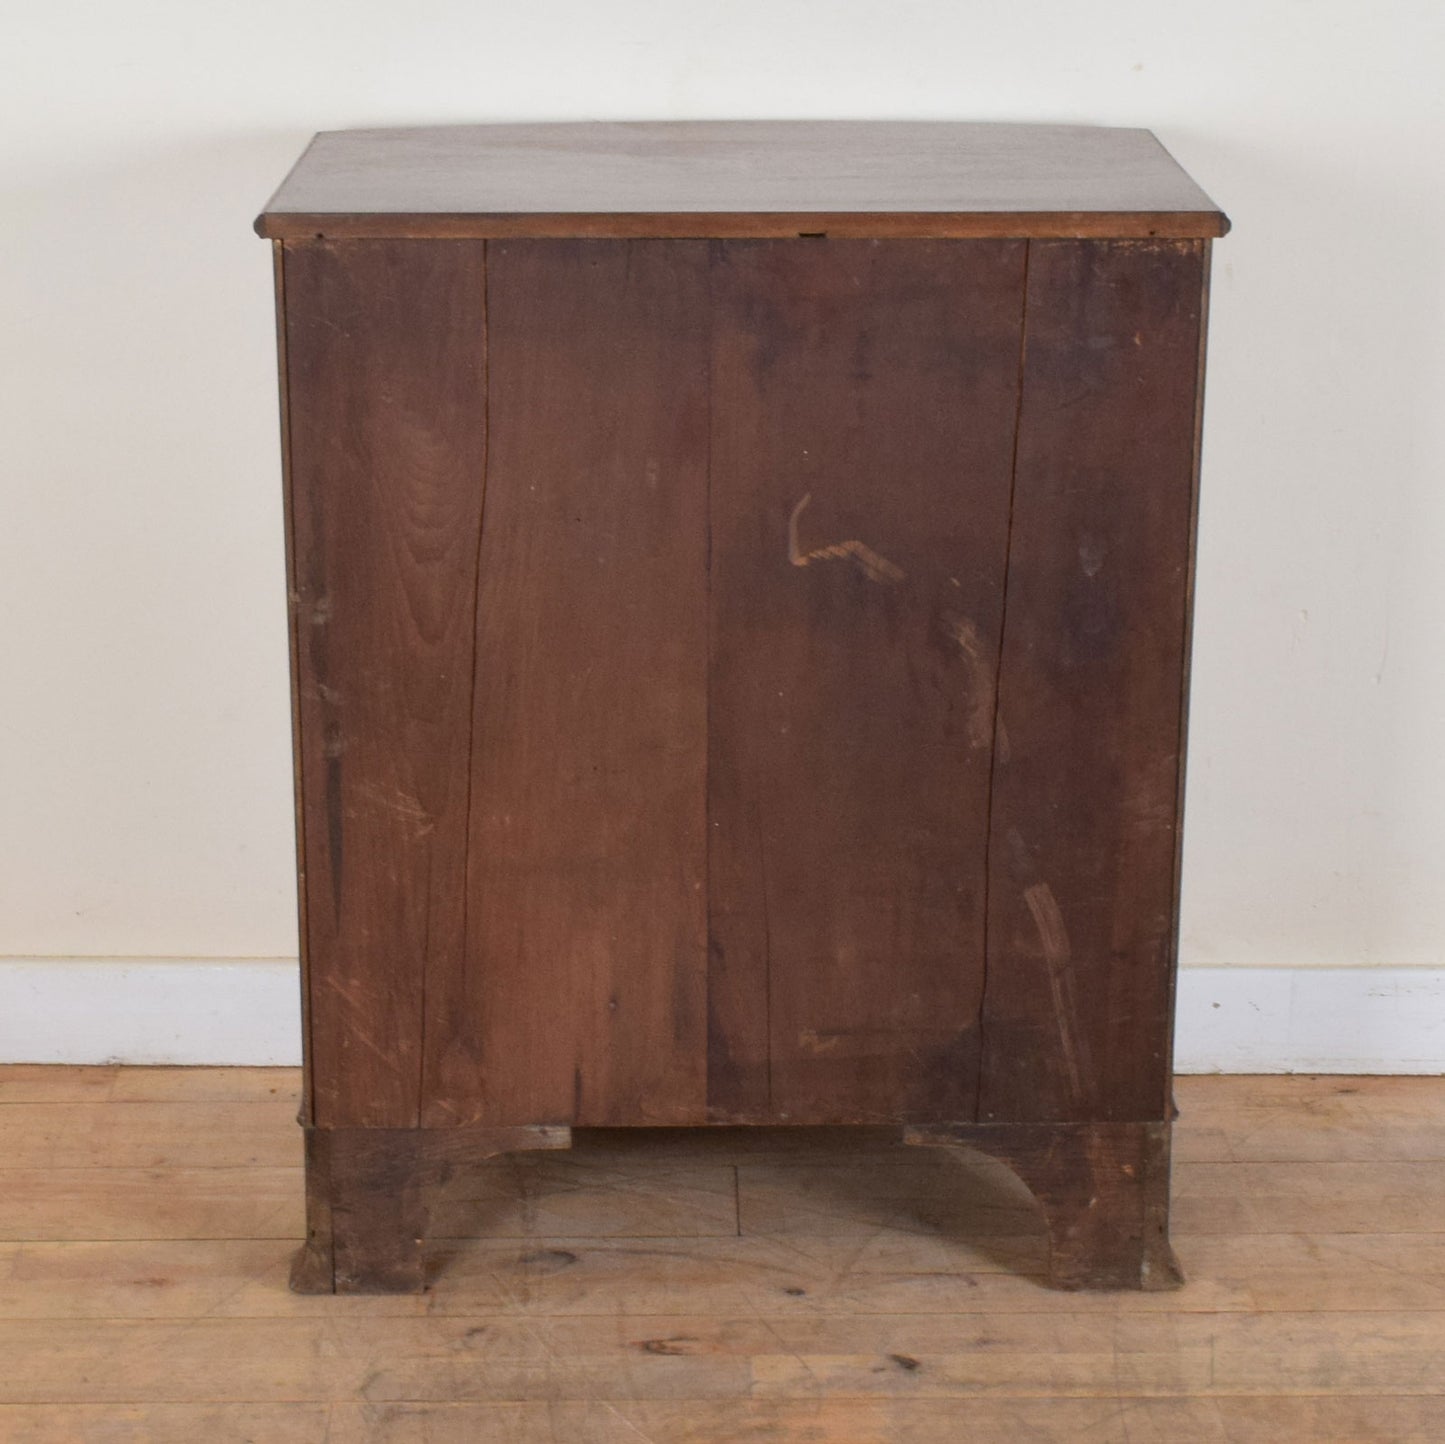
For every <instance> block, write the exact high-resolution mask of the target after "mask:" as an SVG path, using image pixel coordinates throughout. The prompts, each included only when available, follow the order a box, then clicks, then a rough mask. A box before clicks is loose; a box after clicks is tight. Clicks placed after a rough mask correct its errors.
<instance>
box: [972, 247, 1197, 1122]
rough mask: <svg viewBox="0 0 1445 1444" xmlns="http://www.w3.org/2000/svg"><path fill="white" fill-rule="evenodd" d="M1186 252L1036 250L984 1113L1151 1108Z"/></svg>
mask: <svg viewBox="0 0 1445 1444" xmlns="http://www.w3.org/2000/svg"><path fill="white" fill-rule="evenodd" d="M1202 253H1203V246H1202V245H1201V244H1200V243H1198V242H1163V241H1156V242H1124V241H1120V242H1103V241H1100V242H1083V243H1078V244H1067V245H1066V244H1063V243H1058V242H1033V243H1031V246H1030V263H1029V286H1028V304H1027V320H1026V335H1025V362H1024V382H1023V396H1022V403H1021V411H1020V432H1019V454H1018V464H1017V470H1016V478H1015V488H1014V506H1013V526H1012V540H1011V545H1010V553H1009V576H1008V598H1007V603H1006V621H1005V624H1004V637H1003V656H1002V661H1001V664H1000V675H999V729H1000V742H999V746H998V748H997V749H996V751H995V756H994V780H993V799H992V820H991V830H990V845H989V857H990V871H989V945H988V983H987V990H986V994H985V998H984V1013H983V1034H984V1058H983V1071H982V1077H981V1083H980V1097H979V1115H978V1116H979V1118H980V1119H981V1120H985V1121H994V1120H999V1121H1011V1122H1027V1121H1034V1120H1037V1121H1067V1120H1094V1121H1107V1120H1116V1121H1120V1122H1143V1121H1149V1120H1156V1121H1163V1120H1164V1119H1165V1118H1167V1116H1168V1113H1167V1109H1168V1098H1167V1093H1168V1073H1167V1063H1168V1059H1169V1056H1170V1032H1171V1027H1172V1019H1171V1016H1170V1003H1171V999H1172V979H1173V966H1174V947H1175V927H1176V917H1177V913H1176V893H1175V885H1176V879H1175V855H1176V846H1177V840H1178V829H1179V826H1180V811H1179V786H1178V782H1179V769H1180V766H1181V737H1182V731H1181V728H1182V720H1183V707H1182V686H1183V680H1184V677H1185V672H1186V668H1187V656H1188V650H1187V649H1188V638H1187V634H1186V622H1187V600H1186V599H1187V577H1188V556H1189V545H1190V535H1191V529H1192V516H1193V506H1194V486H1195V474H1196V473H1195V463H1196V431H1195V413H1196V398H1197V394H1198V387H1197V384H1196V381H1197V368H1198V365H1199V357H1200V328H1201V325H1202V315H1201V307H1202V282H1203V254H1202Z"/></svg>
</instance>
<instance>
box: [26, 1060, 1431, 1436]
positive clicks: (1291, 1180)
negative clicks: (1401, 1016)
mask: <svg viewBox="0 0 1445 1444" xmlns="http://www.w3.org/2000/svg"><path fill="white" fill-rule="evenodd" d="M299 1081H300V1080H299V1075H298V1074H297V1073H296V1072H294V1071H293V1070H284V1069H273V1070H260V1069H145V1068H93V1069H81V1068H38V1067H10V1068H0V1357H3V1358H4V1359H5V1360H6V1367H5V1368H4V1370H0V1439H4V1440H5V1441H7V1444H9V1441H36V1444H51V1441H62V1440H63V1441H72V1440H80V1441H91V1440H94V1441H105V1444H112V1441H142V1440H144V1441H157V1444H168V1441H172V1440H176V1441H179V1440H186V1441H190V1440H194V1439H198V1438H205V1439H207V1440H217V1441H228V1440H243V1439H265V1440H267V1441H277V1444H290V1441H305V1444H311V1441H316V1444H322V1441H327V1444H349V1441H367V1444H372V1441H377V1444H390V1441H403V1440H412V1439H426V1440H427V1441H429V1444H450V1441H458V1444H460V1441H468V1444H470V1441H474V1440H490V1439H498V1440H506V1441H508V1444H531V1441H534V1440H535V1441H544V1440H545V1441H549V1444H555V1441H563V1440H565V1441H568V1444H572V1441H577V1444H612V1441H622V1440H627V1441H637V1440H639V1439H642V1440H651V1441H654V1444H663V1441H667V1444H694V1441H697V1444H702V1441H707V1444H715V1441H719V1440H730V1439H743V1438H746V1439H748V1440H764V1441H766V1440H799V1441H818V1444H874V1441H877V1444H885V1441H886V1444H925V1441H926V1444H933V1441H938V1444H943V1441H950V1444H952V1441H955V1440H957V1439H959V1438H962V1437H968V1438H977V1439H983V1440H990V1439H995V1438H996V1439H1001V1440H1002V1439H1028V1440H1040V1441H1051V1440H1069V1441H1075V1440H1090V1441H1092V1440H1100V1441H1112V1440H1120V1441H1154V1440H1159V1441H1165V1440H1168V1441H1177V1440H1189V1441H1196V1440H1198V1441H1212V1440H1220V1441H1224V1440H1228V1441H1233V1444H1249V1441H1254V1440H1260V1441H1264V1440H1268V1441H1270V1444H1275V1441H1289V1440H1296V1439H1297V1440H1302V1441H1316V1440H1322V1441H1333V1440H1341V1441H1343V1440H1363V1441H1369V1440H1390V1441H1400V1440H1422V1441H1423V1440H1436V1439H1440V1438H1442V1437H1445V1210H1442V1209H1441V1207H1440V1202H1439V1201H1440V1199H1441V1197H1442V1196H1445V1079H1424V1078H1379V1079H1370V1078H1222V1077H1221V1078H1182V1079H1180V1080H1178V1089H1177V1093H1178V1098H1179V1104H1180V1108H1181V1118H1180V1122H1179V1125H1178V1131H1177V1145H1176V1158H1177V1162H1176V1167H1175V1198H1176V1205H1175V1242H1176V1245H1177V1248H1178V1252H1179V1254H1180V1257H1181V1259H1182V1261H1183V1264H1184V1267H1185V1270H1186V1272H1187V1274H1188V1276H1189V1282H1188V1283H1187V1285H1186V1286H1185V1287H1184V1288H1183V1289H1182V1290H1180V1291H1179V1292H1177V1293H1164V1294H1131V1295H1106V1294H1072V1295H1070V1294H1056V1293H1052V1292H1050V1291H1049V1290H1047V1289H1045V1288H1044V1287H1043V1286H1042V1283H1041V1282H1040V1279H1041V1274H1042V1267H1043V1245H1042V1237H1041V1232H1040V1222H1039V1218H1038V1215H1037V1213H1036V1211H1035V1209H1034V1207H1033V1205H1032V1203H1031V1201H1030V1200H1029V1198H1028V1196H1027V1194H1026V1193H1024V1192H1023V1190H1022V1189H1021V1188H1020V1186H1019V1185H1018V1184H1017V1182H1016V1181H1015V1180H1014V1179H1013V1178H1012V1177H1011V1175H1009V1174H1008V1173H1007V1172H1006V1171H1005V1170H1003V1169H1002V1168H1001V1167H999V1166H998V1165H996V1164H994V1163H992V1162H991V1161H989V1160H987V1159H983V1158H962V1159H960V1158H957V1157H955V1156H954V1155H952V1154H950V1153H945V1152H941V1151H940V1152H937V1153H930V1152H927V1151H920V1150H904V1149H902V1148H901V1147H900V1146H899V1145H897V1144H896V1143H895V1142H894V1141H893V1139H892V1135H890V1134H889V1133H887V1132H886V1131H885V1130H865V1131H861V1132H859V1133H855V1134H839V1133H838V1132H836V1131H833V1132H829V1131H823V1130H819V1131H815V1132H807V1131H796V1132H793V1131H786V1130H731V1129H719V1130H713V1131H708V1132H699V1131H686V1130H649V1131H647V1132H645V1133H626V1132H615V1131H605V1130H597V1131H593V1132H586V1133H579V1134H578V1136H577V1146H576V1148H575V1149H574V1150H573V1151H572V1152H570V1153H566V1154H537V1155H530V1156H525V1157H517V1158H512V1159H500V1160H495V1161H493V1162H492V1163H489V1164H487V1165H485V1166H484V1167H482V1168H479V1169H477V1170H476V1171H475V1172H474V1173H470V1174H466V1175H461V1176H458V1177H456V1178H454V1179H452V1180H451V1181H450V1182H449V1183H448V1184H447V1185H446V1187H445V1189H444V1190H443V1191H442V1192H441V1193H440V1194H439V1195H438V1196H437V1197H436V1198H435V1199H434V1200H433V1215H432V1216H433V1237H432V1238H431V1240H430V1241H429V1244H428V1260H429V1271H430V1275H431V1278H432V1283H431V1286H430V1288H429V1290H428V1292H427V1293H426V1294H424V1295H422V1296H419V1297H401V1298H339V1299H328V1298H316V1297H303V1296H298V1295H295V1294H291V1293H289V1292H287V1290H286V1287H285V1270H286V1263H287V1259H288V1255H289V1253H290V1251H291V1248H292V1246H293V1243H294V1240H295V1239H296V1238H297V1237H298V1236H299V1233H300V1229H301V1174H300V1167H299V1163H300V1150H299V1146H298V1138H297V1130H296V1127H295V1122H294V1115H295V1109H296V1101H297V1100H296V1095H297V1090H298V1088H299Z"/></svg>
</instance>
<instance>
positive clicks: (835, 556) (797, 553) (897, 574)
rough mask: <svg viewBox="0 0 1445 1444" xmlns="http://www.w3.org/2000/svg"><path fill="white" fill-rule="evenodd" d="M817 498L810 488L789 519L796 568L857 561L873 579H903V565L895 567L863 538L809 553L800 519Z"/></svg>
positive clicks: (790, 551) (791, 556)
mask: <svg viewBox="0 0 1445 1444" xmlns="http://www.w3.org/2000/svg"><path fill="white" fill-rule="evenodd" d="M812 500H813V493H812V492H811V491H810V492H808V493H807V495H805V496H804V497H803V499H802V500H801V501H800V502H799V503H798V504H797V506H795V507H794V508H793V514H792V515H791V516H790V517H789V518H788V560H789V561H790V562H791V563H792V564H793V565H794V566H795V567H806V566H810V565H811V564H812V563H813V562H832V561H853V562H856V563H857V564H858V566H859V567H860V568H861V569H862V571H863V575H864V576H866V577H867V578H868V580H869V581H870V582H895V583H896V582H901V581H902V580H903V578H904V576H905V575H906V574H905V572H904V571H903V569H902V567H898V566H895V565H894V564H893V563H892V562H890V561H889V560H888V558H887V557H885V556H880V555H879V554H878V553H877V552H875V551H874V550H873V548H872V547H870V546H868V545H867V544H866V543H864V542H861V541H841V542H835V543H834V544H833V545H832V546H826V547H818V548H817V549H816V550H814V551H810V552H805V551H804V550H803V549H802V547H801V546H800V545H799V543H798V518H799V517H801V516H802V514H803V513H804V511H806V510H807V507H808V503H809V502H811V501H812Z"/></svg>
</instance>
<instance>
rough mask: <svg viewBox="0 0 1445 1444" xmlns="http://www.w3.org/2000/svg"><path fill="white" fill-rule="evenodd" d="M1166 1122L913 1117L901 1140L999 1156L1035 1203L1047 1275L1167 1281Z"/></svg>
mask: <svg viewBox="0 0 1445 1444" xmlns="http://www.w3.org/2000/svg"><path fill="white" fill-rule="evenodd" d="M1169 1135H1170V1125H1169V1124H1167V1123H1034V1124H1028V1123H1023V1124H1005V1123H1000V1124H963V1125H961V1126H958V1125H956V1126H953V1127H949V1126H946V1125H942V1126H941V1125H938V1124H923V1125H920V1126H917V1127H913V1128H909V1129H906V1130H905V1131H904V1141H905V1142H906V1143H914V1144H923V1145H932V1146H943V1147H949V1146H952V1147H966V1148H973V1149H977V1150H979V1151H981V1152H984V1153H987V1154H988V1155H989V1156H990V1157H993V1158H998V1159H1001V1160H1002V1161H1003V1162H1004V1163H1006V1164H1008V1166H1009V1167H1010V1168H1012V1169H1013V1171H1014V1172H1015V1173H1016V1174H1017V1175H1018V1177H1019V1178H1020V1179H1021V1180H1022V1181H1023V1182H1024V1183H1025V1184H1026V1185H1027V1186H1028V1188H1029V1190H1030V1191H1031V1192H1032V1194H1033V1196H1034V1198H1035V1199H1036V1200H1037V1201H1038V1203H1039V1205H1040V1206H1041V1207H1042V1209H1043V1213H1044V1224H1045V1227H1046V1229H1047V1231H1048V1237H1049V1282H1050V1283H1051V1284H1052V1285H1053V1286H1054V1287H1055V1288H1061V1289H1124V1288H1129V1289H1172V1288H1178V1287H1179V1285H1180V1284H1181V1283H1182V1282H1183V1279H1182V1278H1181V1275H1180V1272H1179V1264H1178V1261H1177V1260H1176V1259H1175V1257H1174V1252H1173V1250H1172V1249H1171V1248H1170V1246H1169Z"/></svg>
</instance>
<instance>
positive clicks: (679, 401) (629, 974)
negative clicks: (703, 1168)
mask: <svg viewBox="0 0 1445 1444" xmlns="http://www.w3.org/2000/svg"><path fill="white" fill-rule="evenodd" d="M488 295H489V298H490V299H489V305H488V339H487V354H488V371H489V378H490V384H489V388H488V401H487V413H488V425H489V430H490V444H489V450H488V456H487V489H486V515H485V522H484V526H483V533H482V542H481V568H480V569H481V581H480V598H479V600H478V603H477V606H476V664H475V665H476V679H477V680H476V702H475V710H474V713H473V718H472V726H471V733H470V738H469V745H470V747H471V751H472V759H473V777H472V786H471V816H470V831H469V836H468V847H469V859H468V874H467V881H466V887H465V890H464V892H465V903H466V938H467V946H466V963H465V967H463V966H462V965H461V962H460V959H458V960H457V962H456V965H455V966H453V967H451V968H450V969H449V971H448V973H447V974H446V976H445V978H443V977H442V976H441V975H440V973H436V974H434V975H433V977H432V980H431V987H430V989H429V992H428V1000H427V1019H426V1036H427V1044H426V1046H427V1055H428V1056H427V1076H426V1083H425V1094H426V1096H425V1103H424V1109H423V1117H424V1121H425V1122H427V1123H431V1124H436V1125H440V1126H447V1125H452V1124H461V1123H473V1122H481V1123H484V1124H528V1123H567V1122H576V1123H579V1124H601V1123H620V1122H630V1123H686V1122H698V1121H701V1120H702V1118H703V1116H704V1113H703V1110H704V1104H705V1099H704V1087H705V1068H706V1057H705V1054H706V1024H705V1011H704V1010H705V969H706V951H705V949H706V944H705V928H706V922H705V909H706V905H707V896H706V889H705V842H704V832H705V818H704V808H705V806H706V774H705V769H706V762H707V745H706V740H705V736H706V732H705V729H706V721H707V711H706V709H707V631H706V629H707V514H706V507H707V480H706V467H707V414H708V396H707V385H706V382H707V306H706V300H707V248H706V246H705V244H703V243H698V244H696V245H688V244H673V243H666V242H655V241H654V242H647V241H637V242H628V241H615V242H596V243H589V244H586V245H582V244H578V243H572V242H558V241H550V242H516V243H494V244H491V245H490V246H489V251H488ZM462 745H463V746H464V747H465V746H466V745H468V743H466V742H464V743H462ZM450 881H452V878H451V874H449V882H450Z"/></svg>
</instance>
